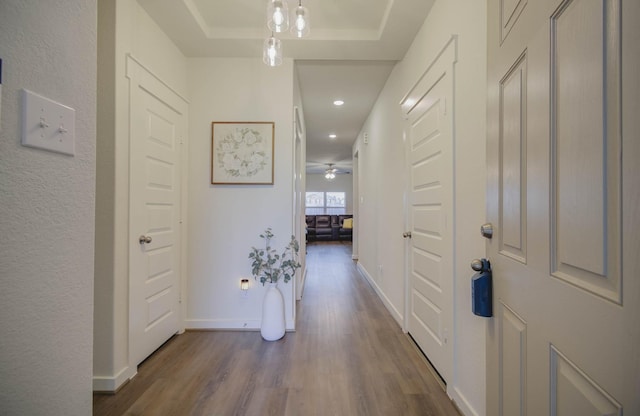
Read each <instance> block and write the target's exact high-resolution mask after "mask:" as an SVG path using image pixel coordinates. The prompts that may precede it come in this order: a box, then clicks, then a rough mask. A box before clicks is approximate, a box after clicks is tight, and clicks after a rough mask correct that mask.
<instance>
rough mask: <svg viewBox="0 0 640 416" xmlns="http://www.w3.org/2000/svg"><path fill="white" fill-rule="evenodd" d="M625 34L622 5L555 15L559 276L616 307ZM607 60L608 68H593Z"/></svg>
mask: <svg viewBox="0 0 640 416" xmlns="http://www.w3.org/2000/svg"><path fill="white" fill-rule="evenodd" d="M603 33H604V36H603ZM619 34H620V10H619V9H618V4H617V2H614V1H607V2H605V7H604V8H603V7H602V4H599V2H588V1H573V2H570V3H569V4H567V5H565V6H564V7H561V8H560V9H559V10H558V11H557V12H556V13H555V14H554V15H553V18H552V35H551V42H552V48H553V50H554V51H555V53H554V54H553V55H552V59H551V77H552V79H551V83H552V84H551V85H552V87H553V89H552V97H551V100H552V103H554V104H555V108H554V115H555V117H554V119H553V120H552V125H551V140H552V147H551V153H552V157H553V165H552V168H553V170H552V178H551V183H552V185H553V186H554V188H555V190H556V192H554V193H553V194H552V203H551V206H552V213H551V220H552V224H551V225H552V231H553V233H554V235H553V237H554V238H555V241H553V243H554V244H553V252H552V261H553V264H552V271H553V275H554V276H555V277H557V278H560V279H563V280H565V281H567V282H569V283H571V284H573V285H576V286H577V287H580V288H582V289H585V290H588V291H590V292H593V293H594V294H596V295H599V296H602V297H604V298H606V299H609V300H611V301H613V302H616V303H620V302H621V300H622V299H621V292H620V289H621V287H620V261H621V257H620V250H619V239H620V218H621V217H620V186H621V184H620V169H621V166H620V159H619V155H620V122H621V117H620V108H619V104H618V103H619V102H620V94H621V91H620V81H619V68H620V59H621V57H620V55H619V51H620V35H619ZM603 55H604V56H606V65H589V62H602V61H603V59H602V57H603ZM576 67H580V68H581V70H580V71H575V70H574V68H576ZM576 103H580V105H576ZM605 127H606V129H605ZM587 224H588V226H589V233H588V234H587V235H585V233H584V228H582V227H583V226H584V225H587Z"/></svg>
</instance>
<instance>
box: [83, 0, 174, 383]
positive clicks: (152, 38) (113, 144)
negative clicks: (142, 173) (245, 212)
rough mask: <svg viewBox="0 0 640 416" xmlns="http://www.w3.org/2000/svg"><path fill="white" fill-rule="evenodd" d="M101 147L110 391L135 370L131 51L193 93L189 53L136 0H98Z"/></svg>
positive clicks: (100, 233)
mask: <svg viewBox="0 0 640 416" xmlns="http://www.w3.org/2000/svg"><path fill="white" fill-rule="evenodd" d="M98 7H99V10H98V19H99V36H98V41H99V49H98V53H99V55H98V62H99V66H98V88H99V91H100V95H99V102H98V127H99V128H98V149H97V178H96V189H97V198H96V237H97V238H96V259H95V269H96V276H95V311H94V322H95V328H94V337H95V343H94V381H93V384H94V388H95V389H96V390H106V391H111V390H114V389H116V388H117V387H119V386H120V385H121V384H122V383H123V382H125V381H126V380H127V379H128V378H130V377H131V376H133V375H134V374H135V372H136V368H135V366H134V365H131V364H130V363H129V354H128V348H129V320H128V319H129V318H128V314H129V308H128V305H129V274H128V273H129V258H128V252H129V242H130V241H129V217H128V212H129V122H128V120H129V81H128V79H127V78H126V76H125V71H126V66H125V62H126V56H127V54H130V55H131V56H133V57H134V58H136V59H137V60H138V61H139V62H140V63H141V64H142V65H144V66H145V67H146V68H148V69H149V70H150V71H151V72H152V73H153V74H155V75H156V76H157V77H158V78H159V79H161V80H162V81H163V82H165V83H166V84H167V85H168V86H169V87H170V88H172V89H173V90H174V91H176V92H177V93H178V94H180V95H182V96H183V97H186V95H187V72H186V65H187V64H186V59H185V58H184V56H183V55H182V54H181V53H180V51H179V50H178V48H177V47H176V46H175V45H174V44H173V43H172V41H171V40H170V39H169V38H168V37H167V36H166V35H165V34H164V32H162V31H161V30H160V29H159V27H158V26H157V25H156V24H155V22H153V20H152V19H151V18H150V17H149V15H148V14H147V13H146V12H145V11H144V10H143V9H142V8H141V7H140V6H139V5H138V3H137V1H135V0H117V1H111V0H99V2H98Z"/></svg>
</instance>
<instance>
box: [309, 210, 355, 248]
mask: <svg viewBox="0 0 640 416" xmlns="http://www.w3.org/2000/svg"><path fill="white" fill-rule="evenodd" d="M305 219H306V223H307V241H308V242H311V241H340V240H342V241H352V240H353V215H307V216H306V218H305ZM345 220H347V222H346V224H345Z"/></svg>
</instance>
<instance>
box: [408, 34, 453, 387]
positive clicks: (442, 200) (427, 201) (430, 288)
mask: <svg viewBox="0 0 640 416" xmlns="http://www.w3.org/2000/svg"><path fill="white" fill-rule="evenodd" d="M454 49H455V48H454V44H453V43H450V44H449V45H448V46H447V48H446V49H445V51H444V53H443V54H442V55H440V57H439V58H438V60H437V61H436V63H435V64H434V65H433V66H431V68H430V69H429V70H428V71H427V72H426V73H425V74H424V76H423V77H422V78H421V80H420V81H419V82H418V83H417V84H416V86H415V87H414V88H413V89H412V90H411V92H410V93H409V94H407V96H406V97H405V99H404V100H403V101H402V103H401V105H402V108H403V111H404V112H405V114H406V116H407V118H408V126H407V128H406V136H407V146H408V152H407V153H408V162H409V184H410V189H409V201H410V202H409V213H408V214H409V215H408V217H409V218H408V222H409V226H410V230H411V239H410V240H409V241H410V244H409V299H408V306H409V310H408V311H407V314H408V328H407V329H408V331H409V333H410V334H411V336H412V337H413V339H414V340H415V341H416V343H417V344H418V345H419V346H420V348H421V349H422V351H423V352H424V353H425V355H426V356H427V358H428V359H429V361H430V362H431V364H432V365H433V366H434V367H435V369H436V370H437V371H438V373H439V374H440V376H441V377H442V378H443V379H444V380H445V381H447V380H449V379H450V377H451V374H452V371H453V342H450V340H449V334H450V333H452V332H453V326H452V325H453V292H452V290H453V135H452V127H451V126H452V117H451V111H448V108H447V107H448V106H451V107H452V98H451V97H452V92H453V73H452V69H453V61H454V56H455V55H454Z"/></svg>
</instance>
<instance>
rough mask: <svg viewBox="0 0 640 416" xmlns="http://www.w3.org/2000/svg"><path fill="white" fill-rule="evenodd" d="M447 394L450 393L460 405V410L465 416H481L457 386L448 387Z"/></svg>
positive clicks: (457, 404) (458, 405)
mask: <svg viewBox="0 0 640 416" xmlns="http://www.w3.org/2000/svg"><path fill="white" fill-rule="evenodd" d="M447 394H448V395H449V397H451V399H452V400H453V401H454V403H455V404H456V406H457V407H458V410H460V412H461V413H462V414H463V415H464V416H480V414H479V413H478V412H476V411H475V409H474V408H473V407H471V404H469V401H468V400H467V399H466V398H465V397H464V395H463V394H462V393H461V392H460V390H459V389H458V388H457V387H453V388H448V389H447Z"/></svg>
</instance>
